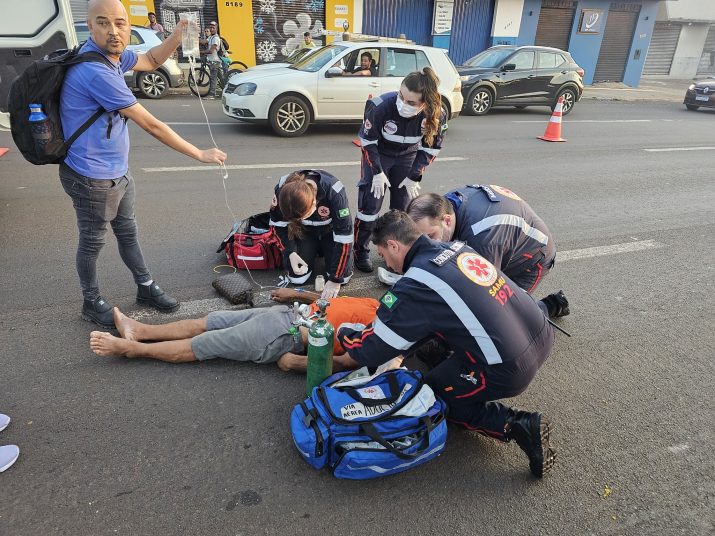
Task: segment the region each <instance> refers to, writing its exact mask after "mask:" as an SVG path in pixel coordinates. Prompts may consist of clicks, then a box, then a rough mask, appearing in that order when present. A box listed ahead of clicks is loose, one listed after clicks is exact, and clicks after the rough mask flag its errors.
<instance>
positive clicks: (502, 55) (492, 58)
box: [464, 48, 516, 69]
mask: <svg viewBox="0 0 715 536" xmlns="http://www.w3.org/2000/svg"><path fill="white" fill-rule="evenodd" d="M514 50H516V49H514V48H490V49H487V50H485V51H484V52H481V53H479V54H477V55H476V56H474V57H473V58H469V59H468V60H467V61H465V62H464V65H466V66H467V67H482V68H484V69H493V68H494V67H499V65H501V63H502V62H503V61H504V60H505V59H506V58H507V57H508V56H509V55H510V54H512V53H513V52H514Z"/></svg>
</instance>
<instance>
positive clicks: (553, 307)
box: [541, 290, 571, 318]
mask: <svg viewBox="0 0 715 536" xmlns="http://www.w3.org/2000/svg"><path fill="white" fill-rule="evenodd" d="M541 301H542V302H543V303H544V305H546V309H547V310H548V311H549V317H550V318H558V317H560V316H566V315H568V314H569V313H570V312H571V311H570V310H569V301H568V300H567V299H566V295H565V294H564V291H563V290H559V291H558V292H554V293H552V294H549V295H548V296H546V297H545V298H543V299H542V300H541Z"/></svg>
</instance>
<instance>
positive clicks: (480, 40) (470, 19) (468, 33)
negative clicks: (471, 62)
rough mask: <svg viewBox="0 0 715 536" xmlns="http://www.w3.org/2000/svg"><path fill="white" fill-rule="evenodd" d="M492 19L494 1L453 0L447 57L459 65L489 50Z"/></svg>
mask: <svg viewBox="0 0 715 536" xmlns="http://www.w3.org/2000/svg"><path fill="white" fill-rule="evenodd" d="M493 18H494V0H471V1H470V2H466V1H465V0H455V2H454V14H453V15H452V36H451V37H450V39H449V57H450V58H451V59H452V62H454V64H455V65H460V64H462V63H464V61H466V60H468V59H469V58H471V57H472V56H475V55H476V54H479V53H480V52H481V51H482V50H485V49H487V48H489V44H490V42H491V33H492V19H493Z"/></svg>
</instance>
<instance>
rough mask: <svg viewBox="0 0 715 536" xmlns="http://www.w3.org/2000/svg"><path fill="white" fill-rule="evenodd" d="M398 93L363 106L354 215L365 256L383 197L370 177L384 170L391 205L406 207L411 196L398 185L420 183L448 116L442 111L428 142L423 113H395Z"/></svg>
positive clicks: (357, 242)
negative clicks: (359, 167) (358, 180)
mask: <svg viewBox="0 0 715 536" xmlns="http://www.w3.org/2000/svg"><path fill="white" fill-rule="evenodd" d="M396 101H397V92H396V91H395V92H391V93H385V94H384V95H381V96H379V97H374V98H372V99H370V100H369V101H368V102H367V104H366V106H365V119H364V120H363V124H362V126H361V127H360V133H359V135H358V136H359V138H360V145H361V147H362V162H361V176H360V182H359V183H358V212H357V215H356V218H355V255H356V256H357V258H359V259H365V258H367V256H368V254H369V251H370V247H369V242H370V235H371V233H372V229H373V227H374V226H375V220H377V216H378V213H379V212H380V208H381V207H382V201H383V199H384V196H383V197H381V198H379V199H375V196H374V195H373V194H372V192H371V188H372V178H373V176H374V175H377V174H378V173H382V172H384V173H385V175H386V176H387V178H388V180H389V181H390V208H396V209H399V210H405V209H406V208H407V204H408V203H409V201H410V199H409V196H408V194H407V190H406V188H398V186H399V185H400V183H401V182H402V181H403V180H405V179H406V178H407V179H410V180H413V181H415V182H419V181H421V180H422V174H423V173H424V170H425V168H426V167H427V166H429V165H430V164H431V163H432V161H433V160H434V159H435V158H436V157H437V155H438V154H439V151H440V149H442V140H443V138H444V131H445V130H446V128H447V127H446V124H447V117H446V115H445V114H444V112H442V117H441V119H440V128H439V129H438V131H437V134H436V135H435V137H434V140H432V144H431V145H429V144H427V142H426V141H425V139H424V137H423V135H422V132H423V125H424V122H425V121H426V119H425V114H424V112H420V113H418V114H417V115H416V116H414V117H407V118H406V117H402V116H400V114H399V113H398V112H397V105H396Z"/></svg>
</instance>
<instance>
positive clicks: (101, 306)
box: [82, 296, 115, 329]
mask: <svg viewBox="0 0 715 536" xmlns="http://www.w3.org/2000/svg"><path fill="white" fill-rule="evenodd" d="M82 318H83V319H84V320H86V321H87V322H94V323H95V324H97V325H98V326H99V327H101V328H104V329H114V328H115V326H114V315H113V314H112V306H111V305H110V304H109V303H107V300H105V299H104V298H102V297H101V296H99V297H98V298H96V299H94V300H92V301H90V300H84V304H83V305H82Z"/></svg>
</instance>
